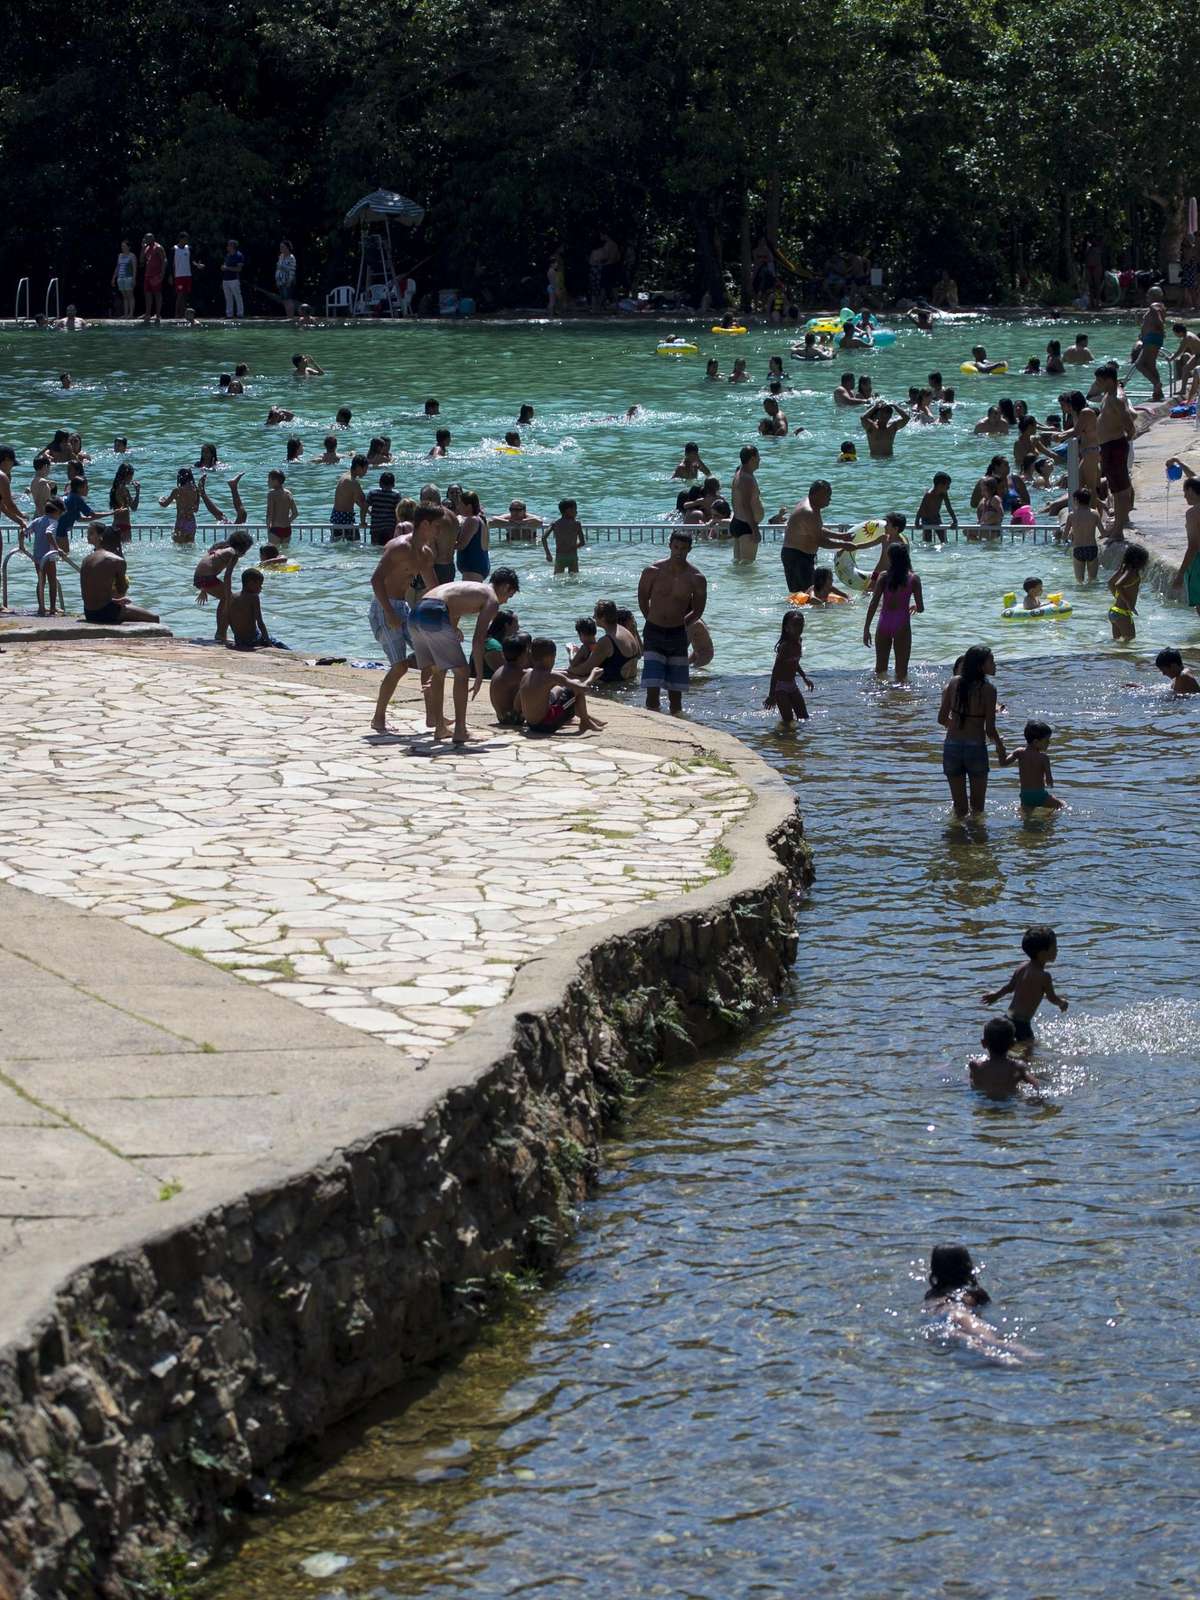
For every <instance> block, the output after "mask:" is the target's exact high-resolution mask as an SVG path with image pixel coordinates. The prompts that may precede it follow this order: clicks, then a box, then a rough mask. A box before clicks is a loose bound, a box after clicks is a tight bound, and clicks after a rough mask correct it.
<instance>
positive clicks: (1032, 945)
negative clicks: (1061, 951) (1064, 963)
mask: <svg viewBox="0 0 1200 1600" xmlns="http://www.w3.org/2000/svg"><path fill="white" fill-rule="evenodd" d="M1057 944H1058V935H1057V934H1056V933H1055V931H1054V929H1053V928H1048V927H1047V926H1046V924H1045V923H1044V922H1035V923H1034V925H1033V927H1032V928H1026V929H1025V933H1024V937H1023V938H1022V940H1021V949H1022V950H1023V951H1024V952H1025V954H1026V955H1027V956H1028V957H1029V959H1030V960H1031V961H1032V960H1033V958H1034V956H1040V955H1041V954H1042V953H1043V951H1046V950H1053V949H1054V948H1055V947H1056V946H1057Z"/></svg>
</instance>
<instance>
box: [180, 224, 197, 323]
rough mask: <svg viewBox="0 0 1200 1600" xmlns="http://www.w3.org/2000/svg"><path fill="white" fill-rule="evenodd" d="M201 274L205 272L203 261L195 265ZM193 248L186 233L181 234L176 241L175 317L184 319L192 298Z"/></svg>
mask: <svg viewBox="0 0 1200 1600" xmlns="http://www.w3.org/2000/svg"><path fill="white" fill-rule="evenodd" d="M194 265H195V266H197V267H199V268H200V270H201V272H203V270H204V263H203V261H197V262H195V263H194ZM192 266H193V261H192V246H191V242H190V240H189V239H188V236H187V234H186V233H181V234H180V235H179V237H178V238H177V239H176V241H175V260H174V267H175V273H174V276H175V315H176V317H178V318H180V319H182V317H183V314H184V312H185V311H186V310H187V307H188V302H189V300H190V299H191V298H192Z"/></svg>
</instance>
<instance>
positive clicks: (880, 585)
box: [863, 544, 925, 683]
mask: <svg viewBox="0 0 1200 1600" xmlns="http://www.w3.org/2000/svg"><path fill="white" fill-rule="evenodd" d="M887 562H888V565H887V572H886V574H885V575H883V576H881V577H880V578H879V580H878V582H877V583H876V585H875V592H874V594H873V595H872V596H871V604H870V606H869V607H868V608H867V620H866V622H865V623H864V624H863V644H865V645H866V646H867V648H868V649H869V648H870V645H871V622H872V619H873V618H874V616H875V613H876V612H877V611H878V613H879V622H878V624H877V625H876V628H875V673H876V676H877V677H880V678H883V677H886V676H887V669H888V658H889V657H890V655H891V653H892V649H893V647H895V651H896V682H897V683H902V682H903V681H904V679H905V678H907V677H908V659H909V656H910V655H911V654H912V623H911V621H910V620H909V619H910V618H911V616H912V614H913V613H914V612H916V611H924V609H925V601H924V598H923V596H922V594H921V580H920V578H918V577H917V575H916V573H915V572H914V571H913V569H912V557H911V556H910V555H909V553H908V546H907V545H906V544H892V545H889V546H888V552H887Z"/></svg>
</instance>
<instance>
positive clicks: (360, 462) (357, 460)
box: [350, 455, 370, 472]
mask: <svg viewBox="0 0 1200 1600" xmlns="http://www.w3.org/2000/svg"><path fill="white" fill-rule="evenodd" d="M369 464H370V463H369V462H368V461H367V458H366V456H364V455H353V456H351V457H350V471H351V472H365V471H366V470H367V467H368V466H369Z"/></svg>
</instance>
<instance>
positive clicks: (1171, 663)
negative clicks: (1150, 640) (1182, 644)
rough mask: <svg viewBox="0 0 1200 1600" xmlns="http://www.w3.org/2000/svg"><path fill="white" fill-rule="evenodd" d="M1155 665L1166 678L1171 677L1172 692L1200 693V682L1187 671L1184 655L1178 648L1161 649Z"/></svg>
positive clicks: (1155, 659)
mask: <svg viewBox="0 0 1200 1600" xmlns="http://www.w3.org/2000/svg"><path fill="white" fill-rule="evenodd" d="M1154 665H1155V666H1156V667H1157V668H1158V670H1159V671H1160V672H1161V673H1162V675H1163V677H1164V678H1170V680H1171V693H1172V694H1200V683H1197V682H1196V679H1195V678H1194V677H1193V676H1192V674H1191V673H1190V672H1187V671H1185V669H1184V665H1183V657H1182V656H1181V655H1180V653H1179V651H1178V650H1160V651H1159V652H1158V654H1157V655H1156V656H1155V658H1154Z"/></svg>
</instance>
